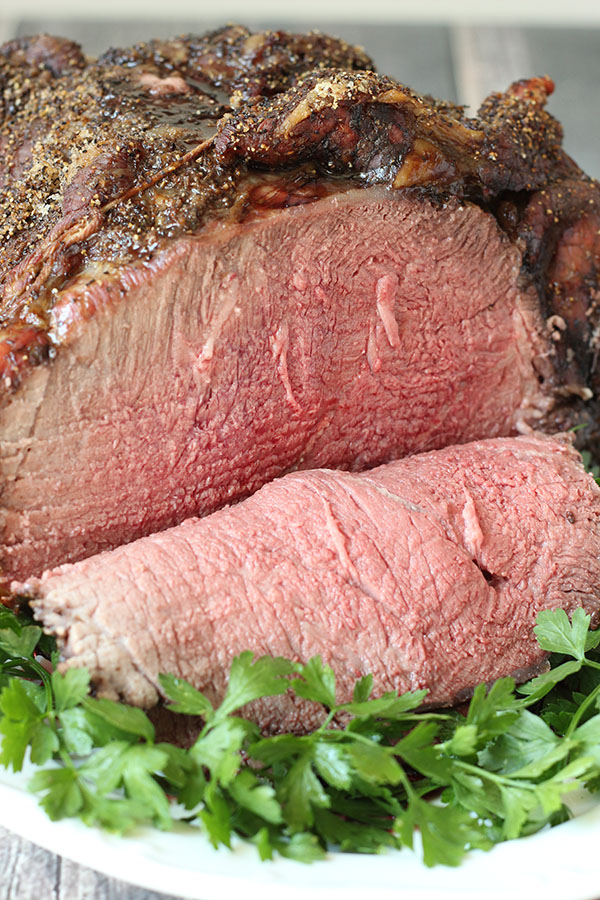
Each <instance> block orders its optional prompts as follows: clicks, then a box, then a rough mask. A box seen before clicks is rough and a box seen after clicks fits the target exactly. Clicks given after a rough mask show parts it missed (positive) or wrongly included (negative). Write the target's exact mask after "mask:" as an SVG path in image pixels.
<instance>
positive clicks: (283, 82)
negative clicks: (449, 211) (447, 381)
mask: <svg viewBox="0 0 600 900" xmlns="http://www.w3.org/2000/svg"><path fill="white" fill-rule="evenodd" d="M0 79H1V83H2V87H3V98H4V99H3V103H4V106H3V110H2V116H3V117H4V121H3V122H2V124H1V125H0V159H2V163H1V164H0V189H2V191H3V195H4V202H3V204H2V209H1V210H0V242H1V244H2V257H1V259H0V329H1V331H0V375H2V376H3V378H4V379H5V383H7V384H8V385H14V384H17V383H18V381H19V377H20V376H19V372H20V369H21V367H22V366H23V365H31V364H37V363H39V362H40V361H42V360H44V359H45V358H47V356H48V355H51V354H52V352H53V349H54V348H55V347H56V344H57V342H58V341H59V338H58V336H57V335H56V334H54V333H53V331H52V327H51V325H50V312H51V310H52V308H53V306H54V304H55V302H56V299H57V297H58V296H59V294H60V293H61V291H62V290H63V289H64V288H65V287H68V285H69V283H71V282H72V281H73V279H75V278H78V277H81V276H82V274H83V273H85V272H87V271H88V270H90V271H94V272H96V271H97V270H98V269H99V268H101V269H102V272H103V273H104V275H107V276H110V275H111V273H113V272H114V271H115V270H118V269H120V268H121V267H123V266H127V265H130V264H131V263H132V262H135V261H136V260H141V261H150V260H151V259H152V258H153V257H154V256H155V254H156V253H157V252H158V251H159V250H160V249H161V248H163V247H164V246H165V245H166V244H167V243H168V242H169V241H170V240H172V239H173V238H176V237H178V236H181V235H185V234H192V233H198V232H199V231H200V230H202V229H203V228H206V227H207V226H210V227H213V226H214V225H216V224H218V223H219V222H220V221H223V222H225V223H227V222H232V221H239V220H240V218H243V217H246V216H247V215H249V213H250V212H252V210H253V209H254V208H256V207H257V206H258V207H259V208H260V210H261V214H265V210H266V211H268V208H269V206H270V205H271V206H275V207H279V208H280V207H281V206H286V205H290V206H293V205H295V204H296V203H306V202H311V201H312V200H317V199H321V198H322V197H323V196H324V195H326V194H329V193H334V192H336V191H342V190H346V189H347V188H349V187H355V186H357V185H366V184H372V183H383V184H386V185H388V186H389V187H390V189H396V190H410V191H413V192H415V191H416V192H418V191H424V192H425V193H426V194H427V196H428V197H429V198H430V199H434V200H435V201H436V202H439V203H442V204H443V203H445V202H446V200H447V198H448V197H449V196H455V197H458V198H459V199H461V200H463V201H465V202H476V203H478V204H480V205H482V206H484V207H485V208H486V209H489V210H490V211H491V212H493V213H494V215H496V217H497V219H498V222H499V224H500V226H501V227H502V228H503V229H504V231H505V232H506V233H507V234H508V236H509V237H510V239H511V240H512V241H513V242H515V243H517V245H518V246H519V247H520V249H521V250H522V252H523V256H524V266H523V277H524V279H525V280H526V281H528V282H529V283H531V282H532V281H533V283H534V284H535V285H536V287H537V289H538V293H539V296H540V302H541V305H542V309H543V312H544V315H545V317H546V318H547V319H548V320H549V321H550V322H551V323H556V322H558V321H559V319H560V320H561V321H564V322H565V324H566V327H565V328H564V329H561V328H558V330H557V329H556V328H555V327H554V325H553V324H551V325H550V326H549V327H550V328H551V329H552V331H553V332H556V331H557V333H558V339H557V341H556V354H555V357H556V358H555V370H556V374H555V376H554V377H553V379H552V384H551V385H550V387H551V388H552V390H553V391H555V392H556V394H557V396H559V397H561V396H562V397H563V399H564V400H565V404H566V408H567V409H570V407H571V406H572V402H573V398H575V403H576V404H577V403H584V402H586V400H587V394H588V393H589V390H590V388H591V390H595V388H596V384H595V380H594V379H595V376H594V372H595V364H596V355H597V353H596V343H597V340H598V338H597V334H598V332H599V331H600V316H599V315H598V313H597V311H596V299H597V290H598V269H599V268H600V263H599V260H600V247H599V246H598V242H597V240H596V239H595V237H594V235H595V234H596V231H597V228H596V223H597V217H598V210H599V208H600V190H599V188H598V185H597V183H596V182H593V181H591V180H590V179H587V178H586V177H585V176H584V175H583V173H581V171H580V170H579V169H578V168H577V166H576V165H575V163H573V161H572V160H570V159H569V158H568V157H567V156H566V155H565V154H564V152H563V150H562V147H561V139H562V130H561V127H560V125H559V124H558V123H557V122H556V120H555V119H554V118H553V117H552V116H551V115H549V114H548V113H547V112H546V111H545V109H544V105H545V102H546V99H547V97H548V95H549V94H550V93H551V92H552V90H553V84H552V81H551V80H550V79H549V78H547V77H542V78H531V79H528V80H523V81H520V82H516V83H515V84H513V85H512V86H511V87H510V88H509V89H508V90H507V91H506V92H505V93H504V94H493V95H492V96H491V97H489V98H488V99H487V100H486V101H485V102H484V103H483V105H482V106H481V108H480V110H479V114H478V117H477V118H468V117H467V116H466V115H465V112H464V109H463V108H462V107H458V106H453V105H452V104H446V103H442V102H440V101H436V100H434V99H432V98H430V97H423V96H421V95H419V94H417V93H415V92H414V91H411V90H410V89H409V88H407V87H405V86H403V85H400V84H398V83H397V82H395V81H393V80H392V79H389V78H386V77H384V76H380V75H377V74H375V73H374V72H373V71H372V62H371V60H370V59H369V57H368V56H367V55H366V54H365V53H364V52H363V51H362V50H361V49H359V48H355V47H351V46H350V45H348V44H346V43H345V42H343V41H339V40H336V39H335V38H330V37H327V36H325V35H320V34H316V33H312V34H308V35H297V34H288V33H286V32H283V31H273V32H263V33H258V34H253V33H251V32H250V31H249V30H248V29H246V28H243V27H241V26H227V27H226V28H223V29H219V30H217V31H213V32H210V33H209V34H207V35H204V36H201V37H195V36H185V37H181V38H177V39H174V40H170V41H150V42H148V43H144V44H138V45H136V46H134V47H132V48H129V49H125V50H109V51H108V52H107V53H105V54H104V55H103V56H101V57H100V58H99V59H98V60H89V61H86V60H85V58H84V57H83V54H82V53H81V49H80V48H79V47H78V46H77V45H76V44H74V43H73V42H70V41H66V40H63V39H60V38H52V37H49V36H47V35H42V36H38V37H35V38H27V39H20V40H19V41H13V42H11V43H9V44H6V45H4V47H3V48H0ZM273 198H275V199H273ZM575 240H576V241H577V242H578V243H579V245H580V246H583V248H584V250H583V256H582V255H581V254H579V256H578V257H577V259H575V256H574V253H573V249H572V248H573V243H574V241H575ZM569 248H571V249H569ZM573 298H575V299H573ZM594 298H596V299H594ZM555 316H558V317H559V318H558V319H557V318H554V317H555ZM7 379H8V380H7ZM599 386H600V385H599ZM561 392H562V395H561ZM561 402H562V400H561ZM563 405H564V404H563ZM561 415H562V413H561V414H560V415H559V418H558V419H557V423H556V424H557V425H559V424H564V422H563V420H562V419H561V418H560V416H561ZM567 418H568V412H567Z"/></svg>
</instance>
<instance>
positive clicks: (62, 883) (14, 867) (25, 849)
mask: <svg viewBox="0 0 600 900" xmlns="http://www.w3.org/2000/svg"><path fill="white" fill-rule="evenodd" d="M0 900H173V898H169V897H168V896H167V895H166V894H156V893H155V892H154V891H147V890H144V889H143V888H137V887H133V886H132V885H130V884H125V882H122V881H115V879H114V878H107V877H106V876H105V875H100V874H99V873H98V872H95V871H94V870H93V869H88V868H85V867H84V866H78V865H77V864H76V863H73V862H71V861H70V860H68V859H64V858H63V857H60V856H55V855H54V854H53V853H48V851H47V850H42V848H41V847H37V846H36V845H35V844H31V843H30V842H29V841H25V840H23V839H22V838H20V837H18V836H17V835H16V834H11V833H10V832H8V831H6V830H5V829H4V828H0Z"/></svg>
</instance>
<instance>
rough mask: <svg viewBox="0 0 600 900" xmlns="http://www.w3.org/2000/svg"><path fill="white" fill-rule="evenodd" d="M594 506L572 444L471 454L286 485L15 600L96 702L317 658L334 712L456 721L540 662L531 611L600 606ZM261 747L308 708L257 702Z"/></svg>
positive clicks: (288, 480)
mask: <svg viewBox="0 0 600 900" xmlns="http://www.w3.org/2000/svg"><path fill="white" fill-rule="evenodd" d="M599 585H600V489H599V488H598V487H597V485H596V484H595V482H594V479H593V478H592V477H591V476H590V475H588V474H586V473H585V472H584V470H583V467H582V466H581V463H580V459H579V456H578V454H576V453H575V451H573V450H572V449H571V447H570V445H569V444H568V443H566V442H565V441H558V440H555V439H552V438H548V437H541V436H531V437H520V438H504V439H495V440H489V441H479V442H476V443H471V444H467V445H466V446H463V447H450V448H447V449H445V450H440V451H434V452H431V453H428V454H423V455H421V456H414V457H411V458H409V459H406V460H401V461H398V462H394V463H391V464H389V465H387V466H382V467H379V468H377V469H375V470H374V471H372V472H367V473H364V474H360V475H359V474H353V473H345V472H339V471H325V470H317V471H309V472H296V473H292V474H289V475H287V476H286V477H284V478H282V479H278V480H276V481H274V482H272V483H271V484H269V485H267V486H265V487H263V488H262V490H260V491H259V492H258V493H256V494H255V495H254V496H253V497H251V498H249V499H248V500H246V501H244V502H243V503H240V504H238V505H236V506H234V507H231V508H229V509H226V510H221V511H219V512H216V513H214V514H213V515H212V516H209V517H206V518H204V519H201V520H190V521H187V522H185V523H184V524H182V525H180V526H179V527H177V528H174V529H171V530H168V531H166V532H164V533H162V534H156V535H152V536H151V537H148V538H144V539H141V540H139V541H136V542H135V543H132V544H130V545H129V546H126V547H121V548H119V549H117V550H114V551H112V552H109V553H104V554H101V555H99V556H96V557H94V558H92V559H89V560H85V561H82V562H79V563H77V564H75V565H65V566H61V567H60V568H58V569H56V570H54V571H51V572H47V573H45V574H44V576H43V577H42V578H41V579H32V580H31V581H30V582H29V583H28V584H26V585H24V586H23V585H21V586H17V587H18V588H19V589H21V590H25V591H26V592H28V593H30V594H33V596H34V597H35V599H34V601H33V604H32V605H33V607H34V611H35V615H36V617H37V618H38V619H39V620H40V621H41V622H43V624H44V626H45V627H46V628H48V629H50V631H51V632H54V633H56V634H57V635H58V638H59V643H60V645H61V646H62V649H63V652H64V655H65V657H66V658H67V660H68V662H67V665H68V666H71V665H75V666H81V665H85V666H88V667H89V669H90V671H91V673H92V677H93V680H94V682H95V683H96V685H97V687H98V690H99V692H100V693H101V694H104V695H106V696H110V697H115V698H116V697H122V698H124V699H125V700H126V701H128V702H130V703H135V704H139V705H143V706H151V705H153V704H155V703H156V702H157V700H158V698H159V693H160V688H159V685H158V678H157V676H158V674H159V673H160V672H172V673H174V674H176V675H180V676H183V677H184V678H187V679H189V680H190V681H191V682H192V683H193V684H194V685H196V686H197V687H198V688H200V689H201V690H203V691H206V693H207V694H208V695H209V696H210V697H211V698H213V699H218V698H219V697H220V696H222V694H223V691H224V689H225V685H226V680H227V673H228V669H229V664H230V662H231V659H232V657H233V656H234V655H235V654H237V653H239V652H241V651H242V650H245V649H248V648H249V649H251V650H253V651H254V652H255V653H256V654H258V655H262V654H272V655H283V656H289V657H292V658H294V659H297V660H303V661H306V660H308V659H309V658H310V657H311V656H313V655H314V654H317V653H318V654H321V655H322V657H323V658H324V659H325V660H326V661H327V662H329V663H330V664H331V665H332V667H333V668H334V670H335V672H336V675H337V677H338V685H339V698H340V700H341V701H342V702H343V701H346V700H349V699H350V697H351V689H352V685H353V683H354V680H355V679H356V678H358V677H360V676H362V675H364V674H366V673H368V672H372V673H373V675H374V685H375V691H376V692H377V693H381V692H382V691H385V690H390V689H397V690H399V691H407V690H415V689H419V688H427V690H428V691H429V696H428V698H427V699H428V702H429V703H432V704H440V705H443V704H450V703H453V702H455V701H456V700H457V699H460V698H464V697H465V696H466V695H468V693H469V692H470V691H471V690H472V689H473V687H474V686H475V685H476V684H478V683H479V682H480V681H492V680H494V679H496V678H498V677H500V676H504V675H509V674H515V675H516V677H521V678H523V677H525V676H526V675H527V674H528V673H531V672H532V671H535V670H536V668H538V667H539V666H540V665H541V664H542V663H543V661H544V658H545V654H544V653H543V651H542V650H541V649H540V647H539V646H538V645H537V643H536V640H535V637H534V634H533V626H534V622H535V618H536V615H537V613H538V612H539V611H540V610H541V609H554V608H558V607H562V608H564V609H565V610H567V612H568V613H572V612H573V610H574V609H575V608H577V607H579V606H583V607H584V609H585V610H586V611H587V612H590V613H592V614H594V615H596V614H597V612H598V608H599V606H600V589H599ZM253 715H255V716H256V717H257V720H258V721H259V722H260V724H261V725H262V727H263V728H264V729H266V730H270V731H277V730H288V729H292V730H296V731H302V730H306V729H307V728H310V727H311V726H314V725H315V720H314V711H311V710H310V709H309V708H307V707H306V705H302V706H300V707H294V706H293V705H291V702H290V701H289V698H286V697H284V698H277V699H276V700H274V701H265V702H263V703H261V704H259V705H258V706H257V707H256V708H255V709H254V710H253Z"/></svg>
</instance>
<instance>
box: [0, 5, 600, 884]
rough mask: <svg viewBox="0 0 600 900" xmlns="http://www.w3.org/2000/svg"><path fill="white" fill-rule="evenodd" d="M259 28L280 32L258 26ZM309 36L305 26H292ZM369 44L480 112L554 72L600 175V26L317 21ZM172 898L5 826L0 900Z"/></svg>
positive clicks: (388, 66)
mask: <svg viewBox="0 0 600 900" xmlns="http://www.w3.org/2000/svg"><path fill="white" fill-rule="evenodd" d="M219 24H222V23H221V22H218V21H208V20H206V19H202V20H187V21H177V20H176V21H169V22H156V23H152V24H151V25H148V24H145V23H142V22H139V21H134V22H131V21H130V22H128V21H120V22H118V23H109V22H94V21H89V20H86V21H85V22H84V21H73V20H69V21H62V20H51V19H36V20H31V21H14V20H13V21H12V22H8V21H6V20H4V21H3V20H2V13H0V40H7V39H9V38H10V37H14V36H17V35H26V34H34V33H36V32H39V31H46V32H50V33H52V34H61V35H64V36H66V37H70V38H73V39H74V40H77V41H79V42H80V43H81V44H82V45H83V46H84V48H85V50H86V51H87V52H88V53H90V54H95V53H98V52H101V51H102V50H104V49H106V48H107V47H108V46H128V45H129V44H131V43H134V42H135V41H138V40H143V39H145V38H148V37H161V36H162V37H166V36H169V35H173V34H181V33H182V32H190V31H196V32H201V31H203V30H205V29H206V28H211V27H215V26H217V25H219ZM246 24H248V25H249V26H250V27H258V28H261V27H269V26H270V27H278V24H279V23H276V22H252V21H248V22H247V23H246ZM285 27H287V28H288V29H290V30H294V29H297V30H300V31H301V30H306V25H303V24H302V23H300V22H299V23H286V26H285ZM310 27H318V28H319V29H320V30H322V31H329V32H331V33H333V34H337V35H339V36H340V37H343V38H345V39H346V40H348V41H352V42H353V43H359V44H362V45H363V46H364V47H366V49H367V50H368V51H369V53H370V54H371V55H372V56H373V57H374V58H375V61H376V63H377V66H378V68H379V70H380V71H382V72H385V73H387V74H389V75H392V76H394V77H396V78H398V79H399V80H400V81H403V82H405V83H406V84H408V85H410V86H411V87H414V88H415V89H416V90H418V91H421V92H422V93H430V94H434V95H436V96H439V97H443V98H444V99H447V100H454V101H459V102H461V103H467V104H468V105H470V106H472V107H473V108H476V107H477V106H478V104H479V103H480V101H481V100H482V99H483V98H484V97H485V95H486V94H487V93H489V92H490V91H492V90H502V89H503V88H505V87H506V86H507V85H508V84H509V83H510V82H511V81H513V80H516V79H518V78H522V77H524V76H527V75H541V74H546V73H547V74H549V75H551V76H552V77H553V78H554V79H555V81H556V84H557V90H556V93H555V95H554V96H553V97H552V99H551V101H550V105H549V108H550V111H551V112H552V113H553V114H554V115H555V116H556V117H557V118H558V119H559V121H560V122H562V124H563V127H564V130H565V135H566V137H565V147H566V149H567V151H568V152H569V153H570V154H571V155H572V156H573V157H574V158H575V159H576V160H577V162H578V163H579V164H580V165H581V166H582V168H583V169H584V170H585V171H586V172H588V173H589V174H590V175H593V176H594V177H596V178H600V103H599V100H598V85H600V30H594V29H591V30H590V29H581V30H578V29H567V30H565V29H553V28H541V27H536V28H532V27H528V28H516V27H515V28H508V27H501V28H500V27H469V26H465V25H460V26H456V27H454V28H450V27H446V26H431V25H428V26H419V25H412V24H411V25H397V24H396V25H392V26H390V27H383V26H381V25H366V24H365V25H357V24H339V23H332V22H327V21H322V22H315V23H311V24H310ZM161 897H162V898H163V900H165V897H166V895H164V894H156V893H154V892H152V891H147V890H143V889H140V888H135V887H132V886H130V885H127V884H124V883H123V882H117V881H115V880H114V879H111V878H106V877H105V876H103V875H99V874H98V873H96V872H94V871H92V870H91V869H87V868H84V867H82V866H78V865H75V864H74V863H72V862H70V861H68V860H67V859H64V858H62V857H58V856H55V855H54V854H51V853H47V852H46V851H45V850H41V849H40V848H39V847H36V846H35V845H33V844H31V843H28V842H27V841H23V840H21V839H20V838H18V837H16V836H15V835H12V834H10V833H9V832H7V831H5V830H4V829H2V828H0V900H160V898H161Z"/></svg>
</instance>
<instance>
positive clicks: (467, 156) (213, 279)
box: [0, 26, 600, 583]
mask: <svg viewBox="0 0 600 900" xmlns="http://www.w3.org/2000/svg"><path fill="white" fill-rule="evenodd" d="M370 67H371V62H370V60H369V59H368V57H367V56H365V54H364V53H363V52H362V51H360V50H357V49H356V48H352V47H350V46H349V45H347V44H345V43H343V42H341V41H336V40H335V39H333V38H326V37H323V36H319V35H286V34H285V33H283V32H266V33H264V34H251V33H250V32H248V31H247V30H246V29H244V28H241V27H239V26H231V27H228V28H226V29H221V30H220V31H218V32H213V33H211V34H209V35H207V36H205V37H201V38H196V37H184V38H179V39H176V40H174V41H167V42H165V41H155V42H151V43H149V44H141V45H138V46H136V47H134V48H131V49H129V50H113V51H110V52H109V53H107V54H105V55H104V56H103V57H101V58H100V59H99V60H92V61H87V62H86V61H85V60H84V59H83V57H82V56H81V54H80V53H79V51H78V50H77V48H76V46H75V45H72V44H70V43H69V42H64V41H62V42H61V41H60V40H59V39H54V38H47V37H38V38H35V39H26V40H22V41H20V42H18V43H17V44H14V43H13V44H9V45H6V46H5V48H4V50H3V51H0V79H2V84H3V88H4V97H5V105H4V121H3V122H2V123H1V124H0V160H1V162H0V189H1V190H2V194H3V198H4V200H3V203H2V205H1V207H0V241H1V242H2V256H1V257H0V387H1V389H2V394H1V396H0V580H2V581H4V582H5V583H7V582H8V581H10V579H11V578H15V577H16V578H24V577H27V576H28V575H30V574H32V573H40V572H41V571H42V570H43V569H44V568H47V567H49V566H52V565H55V564H57V563H59V562H62V561H65V560H75V559H78V558H81V557H84V556H86V555H91V554H93V553H95V552H97V551H99V550H102V549H104V548H107V547H112V546H116V545H118V544H122V543H124V542H126V541H130V540H132V539H134V538H136V537H139V536H140V535H143V534H147V533H150V532H152V531H155V530H157V529H163V528H167V527H169V526H171V525H173V524H175V523H177V522H179V521H181V520H182V519H184V518H185V517H187V516H190V515H197V514H205V513H209V512H211V511H212V510H214V509H215V508H217V507H219V506H222V505H223V504H224V503H227V502H229V501H232V500H236V499H239V498H240V497H243V496H245V495H247V494H249V493H251V492H252V491H254V490H256V489H257V488H258V487H260V485H261V484H263V483H265V482H266V481H268V480H269V479H271V478H273V477H275V476H277V475H280V474H282V473H283V472H285V471H287V470H290V469H297V468H308V467H311V466H339V467H342V468H351V469H360V468H363V467H365V466H370V465H375V464H378V463H382V462H385V461H387V460H389V459H392V458H394V457H397V456H401V455H403V454H406V453H413V452H416V451H421V450H427V449H431V448H435V447H441V446H444V445H446V444H449V443H456V442H465V441H468V440H471V439H473V438H477V437H486V436H495V435H507V434H513V433H516V432H517V431H520V430H527V429H528V428H530V427H531V426H535V427H538V428H545V429H548V430H555V429H556V427H557V424H559V425H560V426H561V427H566V426H567V425H569V424H572V423H573V422H575V421H579V420H581V419H584V420H587V421H589V422H592V423H595V419H596V416H595V406H594V401H593V399H592V397H593V394H594V392H595V391H596V390H597V388H598V387H600V385H597V383H596V382H597V380H598V375H597V369H598V367H597V366H596V355H597V340H598V330H597V329H598V326H599V324H600V312H599V311H598V310H597V297H598V293H597V291H598V271H599V269H600V266H599V259H600V245H599V244H598V237H597V233H598V230H599V225H600V191H599V189H598V186H597V185H596V184H595V183H594V182H591V181H590V180H589V179H587V178H586V177H585V176H584V175H583V173H581V172H580V170H579V169H578V168H577V166H576V165H575V163H574V162H573V161H572V160H570V159H569V158H568V157H567V156H566V155H565V154H564V153H563V151H562V149H561V129H560V126H559V125H558V123H557V122H556V121H555V120H554V119H553V118H552V117H551V116H549V115H548V114H547V113H546V112H545V110H544V103H545V100H546V98H547V95H548V93H549V92H551V90H552V87H553V86H552V82H551V81H550V80H549V79H548V78H532V79H529V80H527V81H523V82H518V83H516V84H515V85H513V86H512V87H511V88H510V89H509V90H508V91H507V92H506V93H505V94H498V95H494V96H493V97H491V98H490V99H489V100H488V101H486V103H485V104H484V106H483V107H482V109H481V111H480V116H479V117H478V118H474V119H471V118H468V117H466V116H465V113H464V110H463V109H462V108H461V107H456V106H452V105H449V104H444V103H441V102H439V101H435V100H432V99H431V98H426V97H421V96H420V95H418V94H416V93H414V92H413V91H411V90H410V89H408V88H406V87H404V86H402V85H399V84H398V83H397V82H394V81H392V80H391V79H389V78H385V77H383V76H379V75H376V74H375V73H374V72H373V71H371V69H370ZM594 428H595V425H594ZM594 428H592V429H591V430H590V429H588V430H587V432H586V434H587V435H589V434H591V433H593V430H594Z"/></svg>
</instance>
